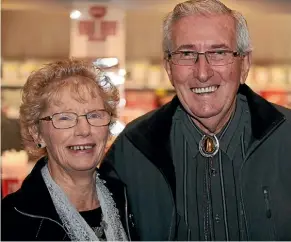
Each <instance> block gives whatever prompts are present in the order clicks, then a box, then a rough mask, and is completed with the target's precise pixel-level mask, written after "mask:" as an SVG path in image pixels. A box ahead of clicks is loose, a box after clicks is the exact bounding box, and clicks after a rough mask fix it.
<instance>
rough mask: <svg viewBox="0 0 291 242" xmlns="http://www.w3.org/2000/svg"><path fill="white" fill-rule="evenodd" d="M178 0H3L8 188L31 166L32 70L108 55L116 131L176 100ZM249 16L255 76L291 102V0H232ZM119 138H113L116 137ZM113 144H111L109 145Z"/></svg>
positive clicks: (265, 91)
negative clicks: (27, 121) (173, 60)
mask: <svg viewBox="0 0 291 242" xmlns="http://www.w3.org/2000/svg"><path fill="white" fill-rule="evenodd" d="M178 2H179V1H177V0H103V1H101V0H91V1H86V0H2V6H1V19H2V21H1V100H2V103H1V152H2V157H1V162H2V178H5V177H6V178H9V179H7V180H9V183H7V182H2V188H3V189H4V190H3V194H5V193H7V192H11V191H12V190H14V189H16V188H17V186H19V183H20V181H21V179H22V178H23V177H24V176H25V175H26V174H27V172H28V170H29V169H30V168H31V165H33V164H31V162H28V158H27V155H26V154H25V152H24V151H22V146H21V142H20V135H19V127H18V120H17V118H18V112H19V105H20V101H21V100H20V96H21V87H22V85H23V83H24V82H25V80H26V78H27V76H28V75H29V74H30V72H31V71H33V70H34V69H37V68H38V67H40V66H41V65H42V64H44V63H47V62H50V61H52V60H57V59H62V58H67V57H70V56H74V57H79V58H87V59H89V60H92V61H96V60H97V59H98V60H99V61H100V58H103V59H102V61H105V65H109V66H111V68H109V69H107V71H108V75H110V76H111V77H112V80H113V81H114V83H115V84H116V85H118V87H119V89H120V92H121V97H122V100H121V102H120V106H119V109H120V110H119V116H120V119H119V123H118V124H117V125H116V126H115V127H114V130H113V131H112V132H113V133H114V134H115V135H118V133H119V132H120V131H121V130H122V129H123V127H124V125H126V124H127V123H128V122H130V121H131V120H132V119H134V118H136V117H138V116H140V115H142V114H144V113H146V112H148V111H150V110H152V109H155V108H157V107H158V106H160V105H162V104H164V103H165V102H168V101H169V100H170V99H171V98H172V97H173V95H174V91H173V89H172V87H171V85H170V83H169V81H168V78H167V76H166V73H165V71H164V69H163V66H162V51H161V50H162V49H161V44H162V31H161V26H162V21H163V18H164V16H165V14H166V13H167V12H169V11H170V10H171V9H172V8H173V6H174V5H175V4H176V3H178ZM223 2H224V3H226V4H227V5H228V6H229V7H231V8H234V9H237V10H239V11H241V12H242V13H243V14H244V15H245V17H246V18H247V20H248V24H249V28H250V32H251V36H252V43H253V46H254V51H253V66H252V69H251V72H250V74H249V77H248V81H247V83H248V84H249V85H250V86H251V87H252V88H253V89H254V90H255V91H256V92H258V93H259V94H261V95H262V96H264V97H266V98H267V99H269V100H270V101H272V102H275V103H278V104H281V105H284V106H287V107H290V108H291V1H290V0H224V1H223ZM111 141H112V140H111ZM109 145H110V143H109V144H108V146H109Z"/></svg>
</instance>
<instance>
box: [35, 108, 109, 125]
mask: <svg viewBox="0 0 291 242" xmlns="http://www.w3.org/2000/svg"><path fill="white" fill-rule="evenodd" d="M96 111H105V112H106V113H107V114H108V115H109V117H110V118H109V121H108V123H107V124H104V125H99V126H96V125H92V124H91V123H90V122H89V120H88V114H90V113H93V112H96ZM62 113H71V114H75V115H76V119H75V122H76V124H75V125H73V126H71V127H68V128H57V127H56V126H55V124H54V120H53V117H54V116H55V115H57V114H62ZM79 117H86V120H87V122H88V124H89V125H91V126H93V127H104V126H108V125H109V124H110V122H111V117H112V114H111V113H109V112H108V111H107V110H106V109H97V110H93V111H91V112H88V113H86V114H81V115H78V114H77V113H75V112H59V113H54V114H52V115H50V116H46V117H43V118H40V119H38V121H52V125H53V126H54V128H55V129H70V128H73V127H75V126H76V125H77V124H78V122H79Z"/></svg>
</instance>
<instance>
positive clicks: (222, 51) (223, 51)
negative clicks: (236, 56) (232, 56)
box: [212, 50, 226, 55]
mask: <svg viewBox="0 0 291 242" xmlns="http://www.w3.org/2000/svg"><path fill="white" fill-rule="evenodd" d="M212 54H213V55H226V51H225V50H216V51H213V52H212Z"/></svg>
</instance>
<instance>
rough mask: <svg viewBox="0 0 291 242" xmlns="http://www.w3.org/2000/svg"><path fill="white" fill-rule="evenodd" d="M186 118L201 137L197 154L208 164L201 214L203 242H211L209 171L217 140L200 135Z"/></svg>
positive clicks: (213, 135)
mask: <svg viewBox="0 0 291 242" xmlns="http://www.w3.org/2000/svg"><path fill="white" fill-rule="evenodd" d="M188 118H189V119H190V121H191V123H192V124H193V126H194V127H195V129H196V130H197V131H198V133H199V134H200V135H201V136H202V138H201V140H200V141H199V144H198V146H199V152H200V154H201V155H202V156H203V157H205V158H208V162H209V163H206V165H205V175H204V187H205V189H206V190H205V191H204V192H203V197H205V202H206V203H205V204H204V206H205V208H204V209H205V212H204V213H203V217H204V218H203V220H204V239H205V240H211V239H212V237H213V228H212V225H211V224H210V223H209V217H210V214H211V207H212V206H211V202H210V194H211V183H210V181H209V175H208V174H209V173H208V172H209V169H210V170H212V169H213V168H212V158H213V157H214V156H215V155H216V154H217V153H218V151H219V140H218V138H217V136H216V135H215V134H202V132H201V131H200V130H199V129H198V127H196V125H195V124H194V122H193V120H192V119H191V117H190V116H189V115H188ZM232 118H233V115H232V117H231V118H230V120H229V122H228V123H227V125H226V127H225V128H224V129H223V131H222V133H221V135H220V138H222V136H223V135H224V134H225V132H226V130H227V129H228V127H229V124H230V122H231V120H232Z"/></svg>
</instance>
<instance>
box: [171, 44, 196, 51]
mask: <svg viewBox="0 0 291 242" xmlns="http://www.w3.org/2000/svg"><path fill="white" fill-rule="evenodd" d="M182 49H195V45H191V44H188V45H181V46H179V48H178V49H176V51H178V50H182Z"/></svg>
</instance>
